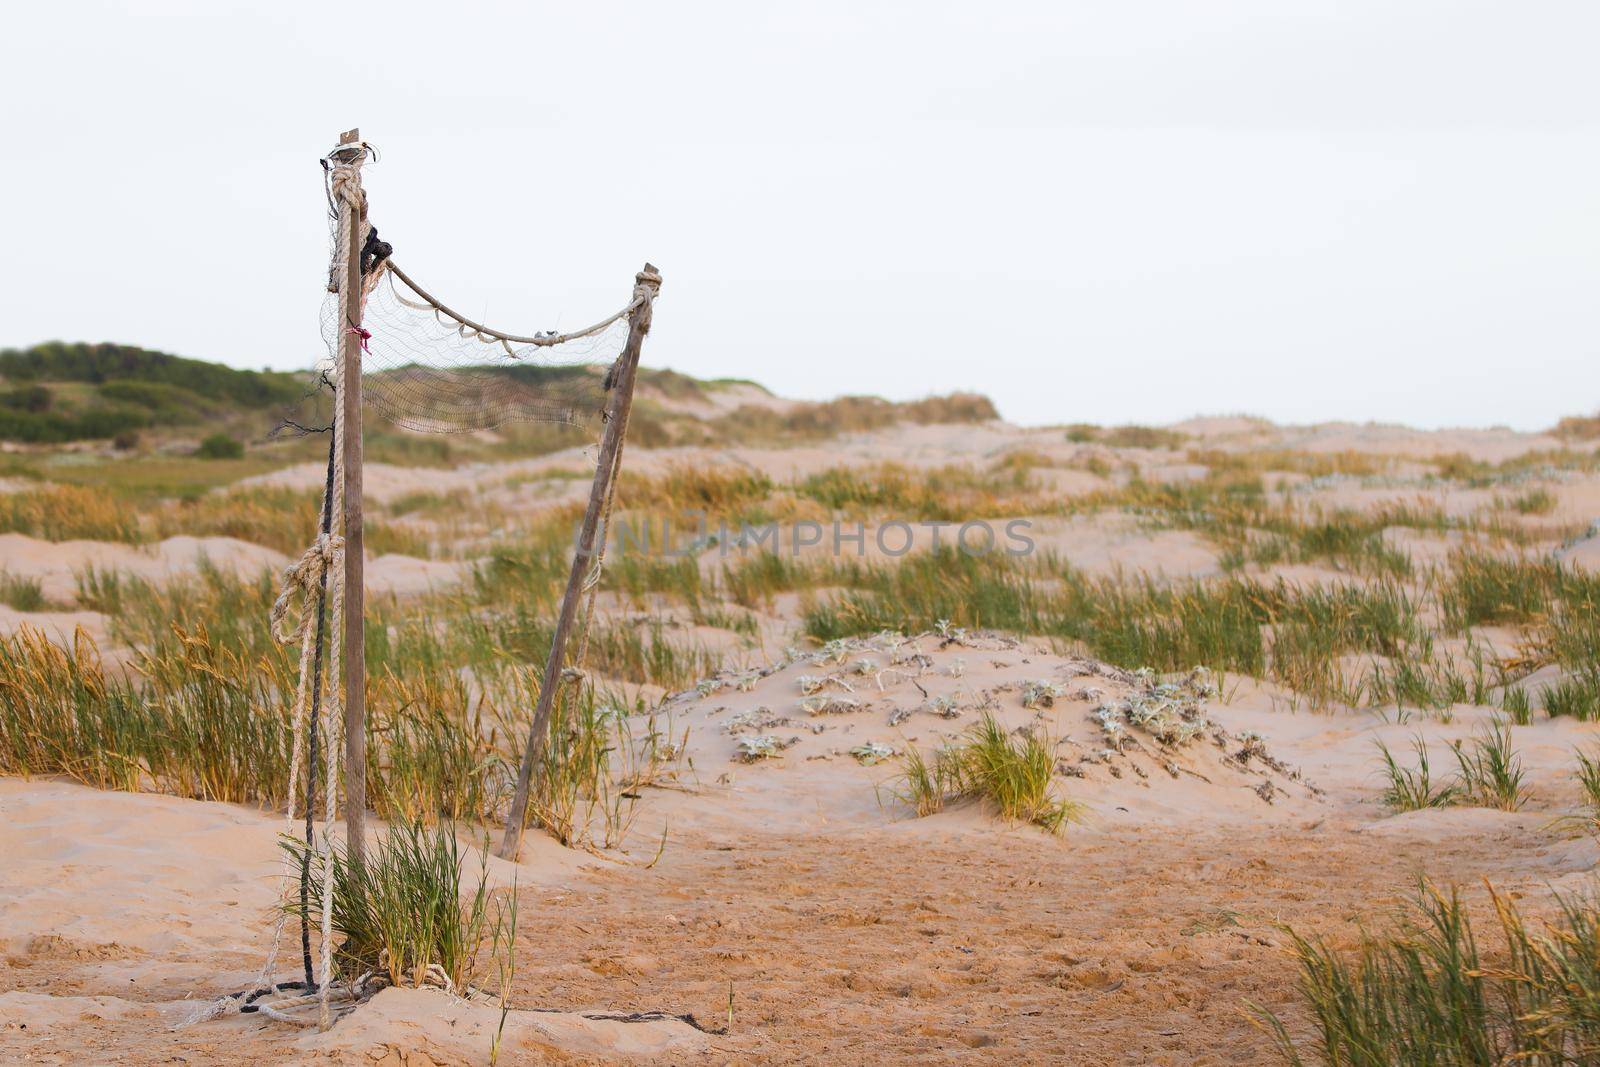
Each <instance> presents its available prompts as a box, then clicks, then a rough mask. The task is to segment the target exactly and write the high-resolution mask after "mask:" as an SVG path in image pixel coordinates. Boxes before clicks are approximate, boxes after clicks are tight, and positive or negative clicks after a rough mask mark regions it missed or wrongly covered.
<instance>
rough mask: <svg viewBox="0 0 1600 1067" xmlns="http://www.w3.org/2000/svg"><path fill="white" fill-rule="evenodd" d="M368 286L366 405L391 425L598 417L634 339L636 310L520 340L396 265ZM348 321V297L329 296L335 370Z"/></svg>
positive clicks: (449, 429)
mask: <svg viewBox="0 0 1600 1067" xmlns="http://www.w3.org/2000/svg"><path fill="white" fill-rule="evenodd" d="M366 286H367V289H368V296H367V301H366V307H365V308H364V310H363V314H362V323H361V325H362V329H363V330H365V331H366V333H367V334H370V336H368V337H364V338H363V347H364V349H365V351H364V352H363V354H362V359H361V365H362V375H361V386H362V393H363V399H364V400H365V401H366V403H367V404H368V405H370V406H371V408H372V409H373V410H374V411H376V412H377V413H378V414H380V415H382V416H383V417H384V418H385V419H387V420H389V421H390V422H392V423H395V424H396V425H398V426H402V427H405V428H406V429H409V430H413V431H417V432H421V433H470V432H472V431H476V430H492V429H494V428H495V427H497V426H503V425H505V424H507V423H513V422H543V423H561V424H567V425H578V426H586V425H592V424H593V422H594V421H595V420H596V419H598V417H599V414H600V410H601V407H602V405H603V404H604V396H605V392H604V388H603V385H602V383H603V381H604V377H605V372H606V369H607V368H608V367H609V366H610V365H611V364H612V362H613V361H615V360H616V358H617V356H618V355H619V354H620V353H621V352H622V349H623V345H624V344H625V343H626V341H627V338H628V316H627V311H628V308H627V307H624V308H622V309H621V310H620V311H619V312H617V313H616V314H615V315H613V316H611V317H610V318H608V319H605V320H602V321H601V322H599V323H597V324H596V325H595V326H592V327H589V328H588V329H586V330H582V331H577V332H574V333H569V334H565V335H562V334H556V333H555V332H553V331H551V332H548V333H542V334H538V333H536V334H533V335H531V336H516V335H512V334H509V333H505V332H503V331H499V330H494V329H492V328H490V327H487V326H482V325H480V324H478V323H474V322H472V321H470V320H468V319H465V318H463V317H460V316H458V315H457V314H456V313H455V312H453V311H451V310H450V309H449V308H448V307H446V306H445V305H443V304H442V303H440V302H439V301H437V300H436V299H435V298H433V297H432V296H431V295H429V294H426V293H424V292H423V291H422V290H421V289H419V288H416V287H415V284H414V283H413V282H411V281H410V279H409V278H408V277H407V276H406V275H405V274H404V273H403V272H402V271H399V270H397V269H393V268H391V266H390V265H389V264H388V263H387V262H384V263H381V264H379V265H378V267H377V269H376V270H375V271H374V273H373V275H370V276H369V277H368V278H367V279H366ZM629 306H631V305H629ZM338 317H339V298H338V294H337V293H329V294H328V297H327V299H326V300H325V301H324V303H323V310H322V337H323V341H324V342H325V344H326V346H327V362H326V363H325V365H324V368H323V369H325V370H326V369H330V368H331V367H332V365H333V361H335V360H337V359H338V358H339V347H340V344H341V343H342V341H343V335H344V333H345V331H344V330H342V329H341V328H340V323H339V321H338Z"/></svg>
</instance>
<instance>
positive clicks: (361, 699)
mask: <svg viewBox="0 0 1600 1067" xmlns="http://www.w3.org/2000/svg"><path fill="white" fill-rule="evenodd" d="M341 152H344V153H354V155H353V156H352V157H351V161H359V160H361V158H362V157H363V156H364V155H365V154H366V146H365V145H364V144H362V143H361V135H360V132H359V131H357V130H350V131H348V132H346V133H343V134H340V135H339V149H338V150H337V151H336V152H335V153H334V158H335V159H338V158H340V156H339V153H341ZM360 173H361V172H360V170H359V169H357V170H356V171H355V175H354V178H353V179H352V180H353V182H354V188H353V189H351V190H348V191H347V192H346V193H345V195H341V196H340V197H339V240H340V246H341V248H342V249H343V251H344V253H345V255H344V263H343V264H342V276H341V278H340V281H339V294H340V295H339V307H340V309H341V313H342V316H343V319H344V323H343V330H342V332H341V334H340V338H341V344H340V353H339V356H340V381H341V383H342V390H341V391H342V396H341V398H340V400H341V414H342V416H343V426H342V427H341V432H340V439H339V449H340V459H341V461H342V467H343V471H344V514H343V516H342V519H343V523H344V620H343V622H344V649H343V652H344V679H343V683H344V825H345V848H347V849H348V850H349V855H350V858H351V859H352V860H359V859H360V858H361V854H362V852H363V850H364V847H365V841H366V837H365V830H366V821H367V682H366V679H367V653H366V613H365V601H366V598H365V596H364V595H363V594H364V586H363V581H364V572H365V569H364V567H363V562H364V560H363V556H362V536H361V533H362V528H361V524H362V516H361V345H362V342H363V341H364V340H365V336H364V335H363V333H362V330H361V304H362V293H361V283H362V278H361V247H362V244H363V241H364V238H365V232H366V214H367V212H366V203H367V201H366V195H365V192H364V191H363V190H362V188H361V176H360ZM336 684H337V683H336ZM335 786H336V783H329V788H330V789H332V788H335Z"/></svg>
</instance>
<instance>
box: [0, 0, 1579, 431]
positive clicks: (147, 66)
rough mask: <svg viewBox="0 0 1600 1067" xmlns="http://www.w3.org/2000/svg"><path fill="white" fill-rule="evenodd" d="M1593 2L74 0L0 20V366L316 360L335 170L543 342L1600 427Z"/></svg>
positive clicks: (1005, 399) (849, 385) (838, 388)
mask: <svg viewBox="0 0 1600 1067" xmlns="http://www.w3.org/2000/svg"><path fill="white" fill-rule="evenodd" d="M1596 41H1600V5H1597V4H1594V3H1590V2H1571V3H1546V2H1537V0H1507V2H1503V3H1472V2H1459V0H1457V2H1443V0H1440V2H1431V0H1380V2H1372V3H1367V2H1345V3H1310V2H1295V0H1259V2H1246V0H1215V2H1210V3H1199V2H1191V3H1182V2H1155V0H1150V2H1146V0H1104V2H1095V3H1088V2H1082V0H1065V2H1063V0H1057V2H1039V3H995V2H988V3H975V2H970V0H969V2H966V3H959V4H943V3H926V2H924V3H910V2H907V3H902V4H881V3H866V2H861V0H849V2H839V3H827V4H785V5H777V4H773V5H767V4H760V3H751V2H749V0H744V2H735V3H725V4H724V3H717V4H710V3H687V4H686V3H663V2H659V0H658V2H655V3H648V4H602V3H570V2H568V3H559V4H557V3H536V4H534V3H530V4H504V5H498V4H482V3H461V2H450V3H447V2H441V0H433V2H428V3H412V2H398V0H388V2H385V3H382V4H374V3H364V4H346V3H334V2H328V0H324V2H321V3H315V4H313V3H293V2H284V0H279V2H275V3H260V4H232V3H219V2H215V0H211V2H205V3H182V2H169V3H140V4H111V3H77V2H71V0H56V2H53V3H48V4H44V3H35V4H27V5H22V4H18V5H14V6H10V7H8V8H7V11H6V18H5V25H4V32H3V35H0V100H3V101H4V103H3V105H0V106H3V108H4V111H3V114H4V125H3V128H4V134H5V144H6V152H5V163H4V165H3V166H0V203H3V208H0V219H3V220H4V223H3V229H0V249H3V252H0V292H3V293H4V294H5V296H4V297H3V303H4V307H3V311H4V314H3V315H0V345H25V344H30V343H33V342H36V341H41V340H46V339H51V338H61V339H68V340H91V341H98V340H114V341H121V342H126V343H130V344H139V345H144V346H147V347H153V348H161V349H165V350H169V351H173V352H177V353H180V354H183V355H189V356H197V357H203V358H207V359H217V360H222V361H225V362H228V363H231V364H235V365H238V366H248V367H260V366H263V365H270V366H273V367H282V368H292V367H305V366H309V365H310V364H311V363H312V361H313V360H314V358H315V356H316V354H317V350H318V346H319V341H318V334H317V312H318V306H319V302H320V298H321V295H320V288H321V283H322V281H323V279H324V277H325V274H324V272H325V261H326V255H327V251H326V247H325V239H326V231H325V224H324V218H323V199H322V196H323V193H322V185H321V173H320V170H319V167H318V165H317V159H318V157H320V156H321V155H323V154H324V153H325V152H326V151H327V150H328V149H329V148H330V147H332V144H333V141H334V139H335V135H336V134H337V133H338V131H340V130H342V129H344V128H346V127H349V126H352V125H359V126H360V127H361V131H362V134H363V136H364V137H365V138H366V139H368V140H370V141H372V142H374V143H375V144H376V145H377V146H378V147H379V149H380V150H381V151H382V161H381V162H380V163H379V164H378V165H377V166H375V167H371V168H369V170H368V171H367V187H368V191H369V194H370V196H371V197H372V205H373V209H372V210H373V218H374V221H375V222H377V224H378V226H379V227H380V229H381V231H382V234H383V236H384V237H385V238H387V239H389V240H391V241H392V242H394V244H395V247H396V253H395V258H396V259H397V260H398V261H400V262H401V263H403V264H405V265H406V267H407V269H408V270H409V271H410V272H411V273H412V274H413V275H414V276H415V277H416V278H417V279H418V280H419V281H420V282H422V283H423V284H424V285H426V286H428V287H429V288H430V289H432V290H433V291H434V292H435V293H437V294H438V295H440V296H441V297H443V298H444V299H446V300H447V301H449V302H451V303H453V304H455V305H456V306H457V307H459V308H460V309H461V310H463V311H468V312H469V313H470V312H471V311H478V312H481V313H482V314H483V315H484V316H485V317H486V318H487V319H488V320H489V321H491V322H495V323H497V324H499V325H501V326H503V327H505V328H510V329H527V330H532V329H543V328H547V327H551V326H575V325H579V324H581V323H585V322H588V321H590V320H592V319H594V318H596V317H598V316H599V315H600V314H603V313H607V312H609V311H610V310H612V309H613V308H614V307H615V306H617V305H618V304H619V303H620V302H621V301H622V300H623V299H624V298H625V297H626V295H627V292H628V289H629V287H630V285H631V283H632V277H633V272H634V271H635V270H636V269H637V268H638V267H639V265H640V264H641V263H642V262H643V261H644V260H645V259H649V260H651V261H653V262H655V263H656V264H657V265H658V266H659V267H660V268H661V270H662V272H663V274H664V276H665V279H666V281H665V288H664V291H663V294H662V299H661V302H660V304H659V305H658V308H657V312H656V328H655V331H654V333H653V334H652V337H651V339H650V341H649V342H648V343H647V345H646V348H645V360H646V362H647V363H648V364H653V365H656V366H671V367H674V368H677V369H679V370H683V371H687V372H690V373H693V374H697V375H702V376H713V375H731V376H739V377H749V378H755V379H757V380H759V381H761V382H763V383H765V384H767V385H769V386H770V387H772V388H773V389H774V390H776V391H778V392H780V393H783V394H786V395H792V396H804V397H825V396H832V395H835V394H838V393H846V392H850V393H878V394H881V395H884V396H889V397H893V398H912V397H917V396H922V395H926V394H927V393H930V392H944V391H948V390H954V389H977V390H982V391H983V392H986V393H988V394H989V395H991V396H992V397H994V399H995V401H996V402H997V403H998V404H999V406H1000V409H1001V412H1002V413H1003V414H1004V415H1005V416H1006V417H1008V418H1010V419H1013V420H1015V421H1019V422H1025V423H1050V422H1075V421H1095V422H1124V421H1140V422H1161V421H1171V420H1176V419H1180V418H1183V417H1185V416H1188V415H1191V414H1196V413H1222V412H1240V411H1243V412H1251V413H1257V414H1263V415H1267V416H1270V417H1272V418H1275V419H1279V420H1284V421H1299V422H1303V421H1311V420H1320V419H1329V418H1346V419H1362V420H1365V419H1377V420H1384V421H1402V422H1407V423H1411V424H1414V425H1422V426H1439V425H1473V424H1507V425H1511V426H1516V427H1519V428H1538V427H1543V426H1547V425H1549V424H1550V423H1551V422H1553V421H1554V420H1555V419H1556V417H1558V416H1559V415H1562V414H1569V413H1574V412H1579V411H1590V410H1593V409H1595V408H1597V407H1600V363H1597V360H1596V355H1597V349H1600V332H1597V325H1600V322H1597V319H1600V316H1597V314H1596V308H1597V306H1600V213H1597V210H1596V209H1597V207H1600V137H1597V133H1600V108H1597V101H1600V64H1597V63H1596V62H1595V60H1594V55H1593V51H1594V46H1595V42H1596Z"/></svg>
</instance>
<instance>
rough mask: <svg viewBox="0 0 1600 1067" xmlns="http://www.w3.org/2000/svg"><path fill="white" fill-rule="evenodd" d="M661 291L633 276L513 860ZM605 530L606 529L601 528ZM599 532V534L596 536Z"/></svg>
mask: <svg viewBox="0 0 1600 1067" xmlns="http://www.w3.org/2000/svg"><path fill="white" fill-rule="evenodd" d="M660 291H661V275H660V273H659V272H657V270H656V269H655V267H653V266H651V265H650V264H648V263H646V264H645V265H644V269H643V270H642V271H640V272H639V274H638V275H637V277H636V278H635V279H634V290H633V292H634V308H633V310H632V311H631V312H629V313H628V343H627V344H626V345H625V346H623V349H622V355H621V356H619V357H618V358H617V365H616V367H615V368H614V369H613V373H612V375H611V378H610V382H611V396H610V398H609V399H608V401H607V404H606V429H605V435H604V436H603V437H602V438H601V442H600V458H599V459H598V460H597V461H596V463H595V468H594V484H593V485H592V486H591V487H590V489H589V505H588V507H587V508H585V509H584V512H583V525H582V526H581V527H580V528H579V531H578V543H577V546H576V547H575V549H574V551H573V554H572V571H571V573H570V574H568V575H567V591H566V594H565V595H564V596H563V597H562V598H561V613H560V614H559V615H558V616H556V629H555V633H554V634H553V635H552V636H551V638H550V657H549V659H548V660H546V662H545V667H544V677H542V678H540V679H539V699H538V702H537V703H536V704H535V705H534V709H533V725H532V726H531V727H530V728H529V730H528V743H527V745H526V747H524V749H523V751H522V767H521V769H520V770H519V771H518V772H517V790H516V793H515V794H513V796H512V798H511V812H510V814H509V815H508V816H507V818H506V831H505V834H504V835H503V836H502V837H501V838H500V848H499V849H498V855H499V856H500V858H501V859H514V858H515V857H516V854H517V851H518V849H519V848H521V846H522V830H523V823H524V822H525V821H526V820H527V816H528V791H529V789H530V787H531V786H532V783H533V770H534V766H535V765H536V764H537V763H538V761H539V757H540V755H541V754H542V753H543V752H544V744H545V735H546V734H547V733H548V732H549V729H550V712H551V710H552V709H553V708H554V706H555V697H556V692H557V691H558V690H559V689H560V688H561V669H562V663H563V661H564V660H565V657H566V651H567V636H568V634H569V633H570V632H571V630H572V621H573V619H574V618H575V617H576V616H577V613H578V601H579V599H580V598H581V597H582V594H583V582H584V578H585V577H586V576H587V575H588V573H589V568H590V566H591V564H592V563H593V560H594V554H595V551H596V549H597V548H599V547H600V546H599V545H597V544H596V543H595V532H596V529H597V528H598V526H599V524H600V510H601V507H602V505H603V502H604V501H605V498H606V495H607V493H608V492H609V490H610V481H611V474H612V469H613V468H614V467H615V466H616V462H615V460H616V455H617V450H618V449H619V448H621V447H622V435H623V433H624V432H625V430H626V427H627V425H628V412H629V410H630V409H631V408H632V406H633V382H634V378H635V376H636V375H637V372H638V370H639V351H640V349H641V348H643V346H644V335H645V334H647V333H649V332H650V312H651V305H652V303H653V301H654V300H655V297H656V294H657V293H658V292H660ZM606 533H609V531H606ZM602 536H605V535H604V534H602Z"/></svg>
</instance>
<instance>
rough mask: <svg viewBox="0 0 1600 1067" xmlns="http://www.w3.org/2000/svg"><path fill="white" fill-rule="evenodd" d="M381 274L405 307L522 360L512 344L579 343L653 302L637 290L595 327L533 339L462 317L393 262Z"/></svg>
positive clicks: (383, 265) (384, 264) (386, 262)
mask: <svg viewBox="0 0 1600 1067" xmlns="http://www.w3.org/2000/svg"><path fill="white" fill-rule="evenodd" d="M379 271H380V272H383V273H387V274H388V275H389V289H390V292H392V293H393V294H394V298H395V300H396V301H398V302H399V303H400V304H402V305H403V306H405V307H408V308H411V309H412V310H413V311H431V312H432V313H433V317H434V319H435V320H437V321H438V322H439V324H440V325H441V326H446V327H448V328H450V329H454V330H455V331H456V332H457V333H458V334H460V335H461V336H462V337H470V338H472V339H473V340H475V341H481V342H482V343H484V344H494V343H496V342H498V343H499V344H500V346H501V347H502V348H504V349H505V351H506V355H508V356H510V357H511V358H512V359H517V358H519V357H518V356H517V354H516V353H515V352H513V351H512V350H511V347H510V346H511V345H512V344H519V345H537V346H538V347H540V348H551V347H553V346H555V345H562V344H566V343H567V342H568V341H576V340H578V339H579V338H580V337H590V336H593V335H594V334H597V333H599V332H600V331H601V330H604V329H605V328H606V327H608V326H610V325H611V324H612V323H614V322H617V321H618V320H620V319H623V318H626V317H627V316H629V315H631V314H633V312H634V311H635V310H637V309H638V308H639V307H641V306H642V305H643V303H644V302H646V301H648V300H649V299H650V298H649V296H648V295H641V294H640V293H639V291H638V290H637V289H636V290H635V291H634V296H633V299H632V300H630V301H629V302H628V306H627V307H625V308H623V309H622V310H621V311H618V312H617V313H616V314H614V315H609V316H607V317H606V318H603V319H601V320H600V321H599V322H597V323H595V324H594V325H592V326H585V327H584V328H583V329H581V330H573V331H571V332H569V333H556V332H555V331H553V330H552V331H550V332H548V333H536V334H534V335H533V336H532V337H524V336H520V335H518V334H514V333H505V332H504V331H501V330H496V329H493V328H491V327H488V326H485V325H483V324H482V323H478V322H474V321H473V320H471V319H469V318H467V317H466V316H465V315H463V314H461V313H460V312H459V311H454V310H452V309H451V308H450V307H448V306H447V305H445V304H444V303H442V302H441V301H440V300H439V299H438V298H437V297H435V296H433V295H432V294H430V293H429V292H428V291H427V290H426V289H423V288H422V287H421V286H420V285H418V284H417V283H416V282H414V281H412V280H411V277H410V275H408V274H406V272H405V271H403V270H401V269H400V268H399V267H398V266H396V265H395V263H394V261H393V260H384V261H383V262H382V263H381V264H380V265H379ZM395 278H399V279H400V281H401V282H403V283H404V284H405V286H406V288H408V289H410V290H411V291H412V292H413V293H415V294H416V295H417V296H418V297H419V298H420V300H421V302H420V303H419V302H416V301H412V300H408V299H406V298H405V297H403V296H401V295H400V290H399V289H396V288H395V287H394V279H395ZM445 318H449V319H450V320H452V321H450V322H448V323H446V322H445V321H444V320H445Z"/></svg>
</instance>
